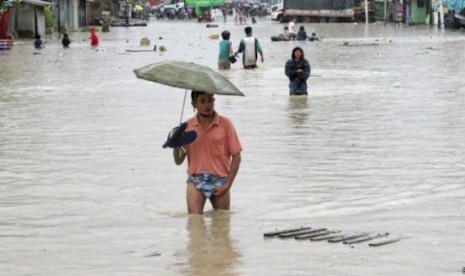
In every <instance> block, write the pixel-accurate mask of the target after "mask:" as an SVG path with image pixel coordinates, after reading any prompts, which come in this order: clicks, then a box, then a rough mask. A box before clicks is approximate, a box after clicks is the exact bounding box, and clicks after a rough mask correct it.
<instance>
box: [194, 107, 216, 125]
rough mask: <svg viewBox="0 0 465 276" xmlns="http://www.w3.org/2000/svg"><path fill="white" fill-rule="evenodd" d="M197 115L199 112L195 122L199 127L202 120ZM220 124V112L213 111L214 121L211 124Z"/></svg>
mask: <svg viewBox="0 0 465 276" xmlns="http://www.w3.org/2000/svg"><path fill="white" fill-rule="evenodd" d="M197 116H198V114H195V116H194V120H193V123H194V126H196V127H199V126H200V122H199V118H198V117H197ZM219 124H220V116H219V115H218V113H216V111H213V121H212V123H211V124H210V125H209V126H214V125H219Z"/></svg>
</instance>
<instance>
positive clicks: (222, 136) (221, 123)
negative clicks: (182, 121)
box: [186, 112, 242, 177]
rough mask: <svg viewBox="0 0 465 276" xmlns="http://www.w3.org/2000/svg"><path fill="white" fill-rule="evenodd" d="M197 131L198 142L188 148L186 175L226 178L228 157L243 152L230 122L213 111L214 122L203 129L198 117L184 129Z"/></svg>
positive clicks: (228, 163)
mask: <svg viewBox="0 0 465 276" xmlns="http://www.w3.org/2000/svg"><path fill="white" fill-rule="evenodd" d="M189 130H195V131H196V132H197V139H195V141H194V142H193V143H191V144H189V145H187V164H188V167H187V173H188V174H189V175H193V174H199V173H210V174H214V175H216V176H220V177H227V176H228V175H229V170H230V166H231V157H232V156H233V155H236V154H238V153H239V152H241V150H242V146H241V143H240V141H239V137H238V136H237V133H236V129H235V128H234V125H233V124H232V122H231V121H230V120H229V119H228V118H226V117H223V116H221V115H219V114H218V113H216V112H215V114H214V118H213V121H212V122H211V123H210V125H208V126H207V127H206V128H203V127H202V126H201V125H200V123H199V120H198V119H197V116H194V117H193V118H191V119H189V120H187V129H186V131H189Z"/></svg>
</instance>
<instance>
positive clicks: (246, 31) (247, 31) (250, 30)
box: [244, 26, 252, 34]
mask: <svg viewBox="0 0 465 276" xmlns="http://www.w3.org/2000/svg"><path fill="white" fill-rule="evenodd" d="M244 31H245V34H251V33H252V27H250V26H247V27H245V29H244Z"/></svg>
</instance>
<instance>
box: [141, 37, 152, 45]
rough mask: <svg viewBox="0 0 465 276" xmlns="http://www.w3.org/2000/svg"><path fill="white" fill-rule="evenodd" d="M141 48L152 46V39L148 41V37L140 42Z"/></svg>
mask: <svg viewBox="0 0 465 276" xmlns="http://www.w3.org/2000/svg"><path fill="white" fill-rule="evenodd" d="M140 46H141V47H143V46H150V39H148V38H147V37H144V38H142V39H141V40H140Z"/></svg>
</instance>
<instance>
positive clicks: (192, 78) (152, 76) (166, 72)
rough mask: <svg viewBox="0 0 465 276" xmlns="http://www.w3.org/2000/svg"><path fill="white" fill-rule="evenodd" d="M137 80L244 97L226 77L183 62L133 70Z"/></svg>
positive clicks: (171, 62) (208, 69)
mask: <svg viewBox="0 0 465 276" xmlns="http://www.w3.org/2000/svg"><path fill="white" fill-rule="evenodd" d="M134 73H135V74H136V76H137V77H138V78H141V79H144V80H149V81H153V82H158V83H161V84H165V85H169V86H173V87H179V88H184V89H188V90H195V91H202V92H207V93H210V94H217V95H231V96H244V94H243V93H242V92H241V91H240V90H239V89H238V88H237V87H236V86H234V84H232V83H231V82H230V81H229V80H228V79H227V78H226V77H224V76H223V75H221V74H220V73H218V72H217V71H214V70H212V69H211V68H209V67H206V66H203V65H198V64H195V63H192V62H184V61H171V60H170V61H162V62H157V63H153V64H149V65H146V66H144V67H141V68H139V69H136V70H134Z"/></svg>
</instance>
